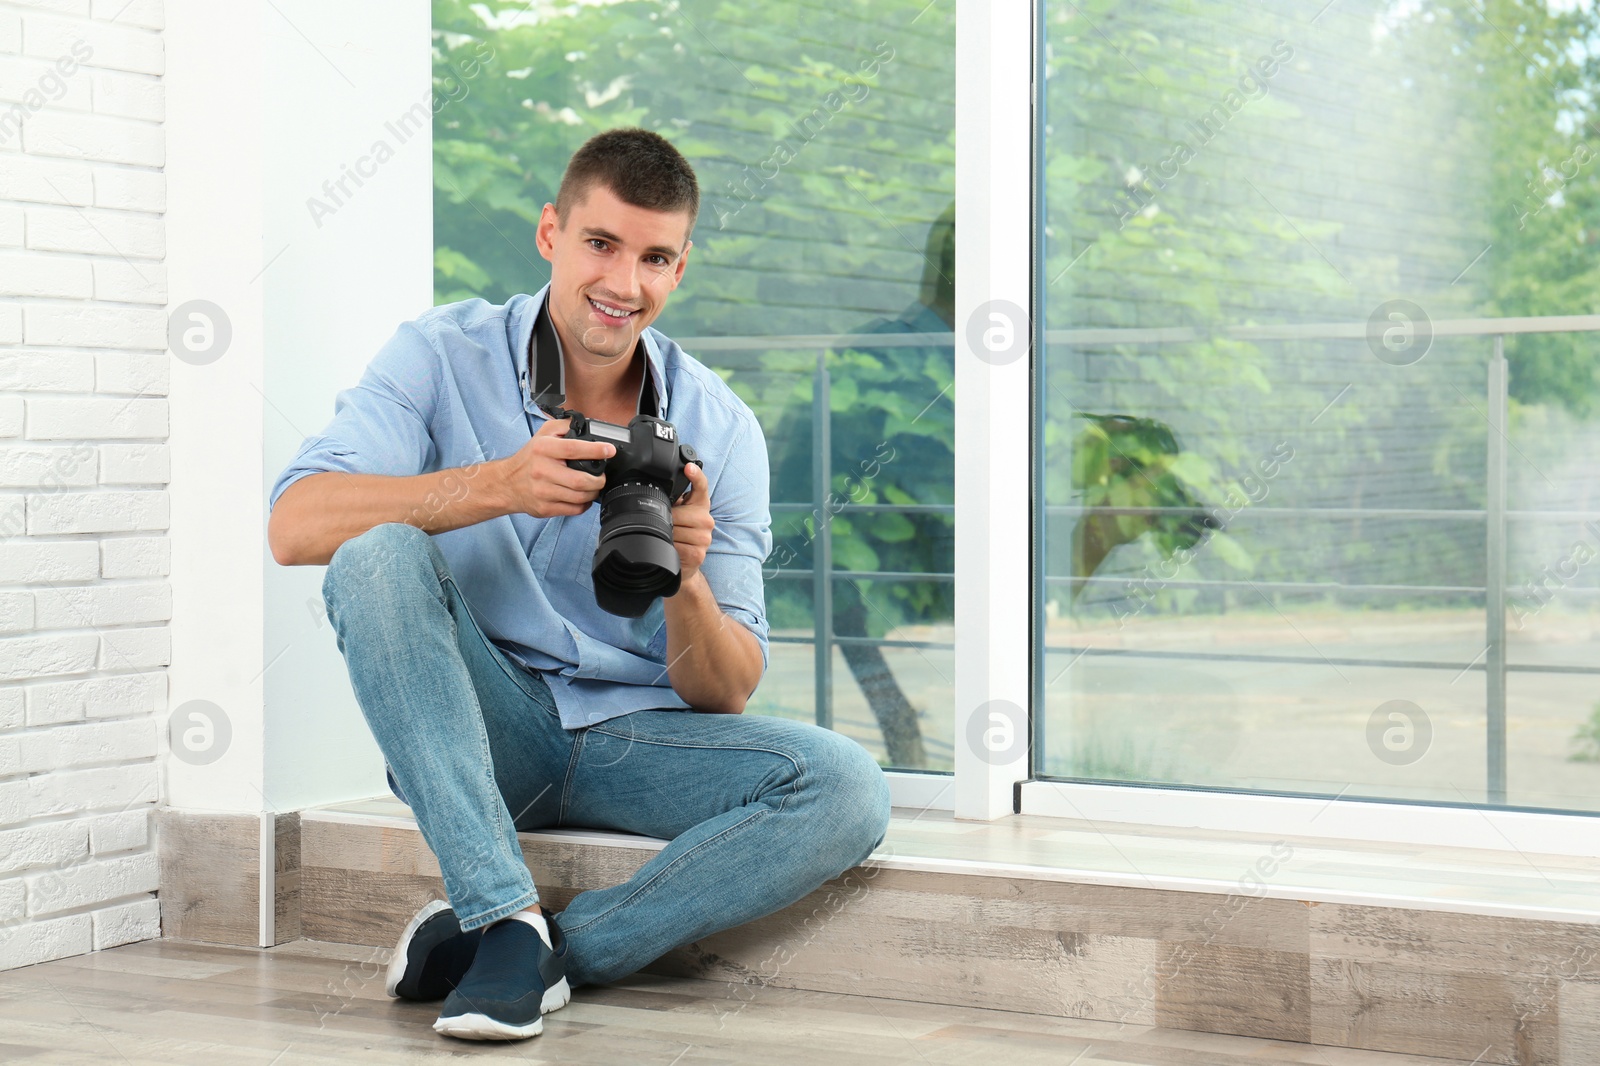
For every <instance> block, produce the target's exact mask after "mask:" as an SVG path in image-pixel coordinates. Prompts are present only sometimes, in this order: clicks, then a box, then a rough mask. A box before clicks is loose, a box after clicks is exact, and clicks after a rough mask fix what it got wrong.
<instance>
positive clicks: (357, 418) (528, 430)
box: [268, 129, 889, 1039]
mask: <svg viewBox="0 0 1600 1066" xmlns="http://www.w3.org/2000/svg"><path fill="white" fill-rule="evenodd" d="M698 209H699V187H698V184H697V183H696V180H695V176H694V172H693V170H692V169H691V168H690V166H689V164H688V163H687V161H685V160H684V158H683V157H682V156H681V155H679V153H678V152H677V151H676V150H675V149H674V148H673V147H672V146H671V145H670V144H669V143H668V142H667V141H665V140H664V139H662V138H661V137H659V136H657V135H656V134H654V133H650V132H648V131H645V130H640V129H624V130H611V131H609V132H606V133H602V134H600V135H598V136H596V137H594V138H592V139H591V140H590V141H589V142H588V143H586V144H585V145H584V146H583V147H582V148H581V149H579V151H578V152H577V153H576V154H575V155H574V156H573V157H572V159H571V161H570V162H569V164H568V166H567V170H566V174H565V175H564V177H563V178H562V181H561V186H560V189H559V191H558V193H557V196H556V202H555V204H554V205H551V204H546V205H545V207H544V212H543V214H542V216H541V217H540V220H539V225H538V230H537V241H538V245H539V252H540V254H542V255H543V256H544V257H545V258H546V259H547V260H549V261H550V264H551V271H550V278H551V280H550V284H549V285H547V286H546V287H545V288H543V289H541V290H540V291H539V292H538V293H537V294H535V295H533V296H527V295H518V296H513V297H512V298H511V299H510V300H509V301H507V302H506V303H505V304H504V305H502V306H494V305H491V304H489V303H486V302H485V301H483V300H477V299H474V300H465V301H462V302H460V303H455V304H447V305H445V306H442V307H436V308H434V309H432V310H431V311H428V312H426V313H424V314H423V315H421V316H420V317H418V318H417V319H415V320H414V321H412V322H409V323H406V324H404V325H402V326H401V327H400V328H399V330H398V331H397V332H396V333H395V335H394V336H393V337H392V338H390V340H389V341H388V342H387V343H386V344H385V345H384V347H383V348H382V349H381V350H380V351H379V352H378V354H377V357H376V358H375V359H374V360H373V361H372V363H371V365H369V366H368V368H367V371H366V373H365V375H364V376H363V377H362V379H361V382H360V384H359V385H357V386H356V387H355V388H353V389H349V390H346V391H344V392H341V393H340V394H339V396H338V400H337V404H336V408H335V414H334V417H333V421H332V422H331V423H330V424H329V426H328V428H327V429H326V430H325V431H324V432H323V433H322V434H321V435H320V436H317V437H313V438H310V439H309V440H307V441H306V442H305V444H304V445H303V446H302V447H301V450H300V453H299V454H298V455H297V456H296V457H295V458H294V460H293V461H292V462H291V463H290V464H289V466H288V468H287V469H286V470H284V471H283V473H282V474H281V475H279V477H278V480H277V483H276V484H275V485H274V487H273V491H272V498H271V503H272V514H271V519H270V522H269V525H268V539H269V541H270V543H271V546H272V554H273V558H274V559H276V560H277V561H278V562H279V563H282V564H286V565H296V564H324V563H326V564H327V566H328V572H327V575H326V578H325V580H324V582H323V596H324V599H325V600H326V603H327V607H328V617H329V619H330V620H331V621H332V625H333V630H334V632H335V634H336V636H337V639H338V645H339V650H340V652H341V653H342V654H343V655H344V657H345V661H346V665H347V666H348V668H349V671H350V680H351V684H352V687H353V688H354V690H355V694H356V699H357V702H358V703H359V704H360V706H361V713H362V715H363V716H364V717H365V718H366V720H367V724H368V726H369V727H370V728H371V730H372V735H373V737H374V738H375V739H376V740H377V743H378V747H379V749H380V750H381V751H382V752H383V757H384V762H385V764H386V769H387V771H388V776H389V783H390V787H391V789H392V790H393V791H394V792H395V794H396V795H397V796H398V797H400V798H401V799H403V800H404V801H405V802H406V803H408V804H409V805H410V806H411V808H412V810H413V812H414V813H415V814H416V818H417V825H418V827H419V828H420V829H421V831H422V835H423V838H424V839H425V840H426V841H427V843H428V846H429V847H430V848H432V849H433V852H434V854H435V855H436V856H437V857H438V859H439V866H440V868H441V870H442V871H443V874H444V885H445V890H446V892H447V893H448V895H449V897H450V900H449V904H448V905H446V904H445V903H444V902H443V901H437V900H436V901H433V902H432V903H430V904H429V905H427V906H425V907H424V908H423V909H422V910H421V911H420V912H419V913H418V914H417V916H416V917H415V918H414V919H413V920H412V921H411V923H410V924H409V925H408V926H407V928H406V929H405V931H404V933H403V934H402V935H401V937H400V941H399V944H398V945H397V946H396V949H395V954H394V956H393V959H392V961H391V964H390V968H389V975H388V991H389V993H390V994H391V995H396V996H401V997H405V998H412V999H439V998H444V999H445V1002H444V1006H443V1008H442V1009H441V1011H440V1014H439V1018H438V1020H437V1021H436V1022H435V1023H434V1028H435V1029H436V1030H438V1031H439V1032H441V1033H445V1034H448V1035H451V1036H456V1037H464V1038H469V1039H517V1038H521V1037H528V1036H533V1035H535V1034H537V1033H538V1032H539V1031H540V1030H541V1028H542V1023H541V1020H540V1015H541V1013H543V1012H547V1011H550V1010H554V1009H556V1008H557V1007H560V1006H562V1005H563V1004H565V1003H566V1002H567V997H568V995H569V989H570V988H571V987H575V986H582V985H585V984H599V983H603V982H606V981H611V980H614V979H616V978H618V977H622V976H624V975H626V974H628V973H631V972H633V971H634V970H636V969H638V968H639V967H640V966H642V965H644V964H646V963H648V962H650V961H651V960H652V959H655V958H657V957H658V956H660V955H661V954H663V953H665V952H666V951H668V950H670V949H672V948H674V947H676V946H679V945H681V944H685V943H688V942H691V941H693V940H696V939H698V938H700V937H704V936H706V935H708V934H710V933H713V932H715V931H717V930H720V929H725V928H728V927H730V926H734V925H738V924H740V923H743V922H747V921H750V920H752V919H754V918H757V917H760V916H761V915H764V914H768V913H770V912H772V911H774V910H776V909H778V908H780V907H783V906H785V905H787V904H789V903H791V902H793V901H795V900H797V899H799V898H800V897H802V896H804V895H805V894H806V893H808V892H810V891H811V890H813V889H815V888H816V887H817V886H819V885H820V884H822V883H823V882H824V881H826V880H827V879H829V878H831V877H834V876H836V875H838V874H839V873H840V872H842V871H844V870H846V869H848V868H850V867H851V866H854V865H856V864H857V863H859V862H861V861H862V860H864V859H865V858H866V857H867V856H868V855H869V854H870V853H871V852H872V850H873V848H875V847H876V846H877V845H878V844H879V843H880V842H881V841H882V840H883V836H884V833H885V830H886V829H887V826H888V816H889V794H888V786H887V783H886V782H885V780H884V777H883V774H882V772H881V771H880V770H879V768H878V766H877V764H876V763H875V762H874V761H873V760H872V758H871V757H870V756H868V755H867V753H866V752H865V751H864V750H863V749H862V748H861V747H860V746H859V745H857V744H855V743H853V742H851V741H848V740H846V739H844V738H843V737H841V736H839V735H838V734H836V733H832V732H830V731H828V730H824V729H819V728H817V727H815V726H812V725H808V724H804V723H795V722H789V721H784V720H781V719H775V718H758V717H750V718H746V717H743V716H742V715H741V714H740V712H741V711H742V710H743V709H744V705H745V701H746V700H747V699H748V698H749V696H750V694H751V692H752V691H754V689H755V687H756V684H757V682H759V681H760V679H761V675H762V673H763V671H764V670H765V669H766V665H767V658H768V655H767V621H766V613H765V605H764V601H763V596H762V577H761V566H762V561H763V560H764V559H765V557H766V555H767V552H768V551H769V550H770V548H771V543H772V541H771V532H770V518H769V515H768V500H767V491H768V489H767V486H768V471H767V451H766V443H765V441H764V440H763V438H762V435H761V427H760V426H759V425H758V424H757V422H756V419H755V416H754V415H753V414H752V413H751V411H750V409H749V408H748V407H747V406H746V405H745V404H744V403H743V402H742V401H740V400H739V398H738V397H737V396H735V395H734V393H733V392H732V390H730V389H729V388H728V387H727V386H726V385H725V384H724V383H723V381H722V379H721V378H719V377H718V376H717V375H716V374H714V373H712V372H711V371H710V370H708V369H707V368H706V367H705V366H703V365H702V364H700V363H699V362H697V361H696V360H694V359H693V358H691V357H690V356H689V355H688V354H687V353H685V352H684V351H683V350H682V349H681V348H679V347H678V346H677V345H676V344H674V343H673V342H672V341H671V340H669V339H668V338H667V337H666V336H665V335H663V334H661V333H660V332H658V331H656V330H654V329H652V328H650V323H651V322H652V321H654V320H655V318H656V316H657V315H659V314H660V313H661V310H662V308H663V307H665V306H666V302H667V297H668V296H669V294H671V292H672V291H673V290H674V289H676V288H677V286H678V284H679V282H680V281H682V279H683V273H684V267H685V264H686V262H687V259H688V253H689V249H690V247H691V242H690V240H689V233H690V231H691V230H692V228H693V226H694V220H695V216H696V214H697V212H698ZM551 348H555V349H556V350H557V351H558V352H559V366H560V368H561V374H560V377H561V378H563V379H564V380H563V382H562V384H563V385H564V391H565V401H564V403H563V405H562V406H564V407H565V408H567V409H569V410H574V411H579V412H581V413H583V414H584V415H586V416H588V417H589V418H591V419H598V420H602V421H606V422H611V423H616V424H623V425H625V424H627V423H628V422H629V421H630V419H632V418H633V416H634V415H635V414H638V413H653V414H657V415H659V416H660V417H662V418H664V419H666V420H667V421H669V422H671V423H672V424H673V425H675V426H676V427H677V431H678V435H679V439H680V440H682V441H683V442H685V443H688V444H690V445H692V446H693V447H694V448H695V449H696V451H697V452H698V453H699V456H700V457H701V460H702V461H703V463H704V470H703V471H702V470H701V469H700V468H699V467H698V466H695V465H693V464H689V465H687V466H686V468H685V473H686V475H687V477H688V481H689V485H690V489H689V491H688V493H687V495H686V496H685V497H684V498H683V499H682V500H681V501H677V502H675V503H674V504H673V505H672V508H671V521H672V539H673V547H674V548H675V549H676V551H677V555H678V561H679V565H680V567H681V571H682V579H681V585H680V587H679V590H678V591H677V593H676V594H675V595H673V596H671V597H668V598H665V599H658V600H656V601H655V602H654V604H653V605H652V606H651V607H650V609H649V610H648V611H646V613H645V614H644V616H643V617H641V618H623V617H619V616H616V615H612V614H608V613H606V612H604V611H602V610H600V609H599V607H598V606H597V605H596V602H595V592H594V587H593V582H592V578H591V575H590V564H591V562H592V560H593V558H594V553H595V547H596V540H597V536H598V528H599V516H598V514H597V512H598V511H599V508H597V507H594V506H592V504H593V502H594V500H595V498H596V497H597V495H598V494H599V493H600V491H601V489H602V488H603V487H604V478H603V477H601V476H595V475H591V474H587V473H582V472H580V471H579V470H576V469H574V468H571V467H569V466H568V465H567V460H569V459H604V458H606V457H608V456H609V455H611V454H613V447H612V445H610V444H606V443H600V442H595V441H578V440H568V439H565V438H564V437H563V436H562V434H563V433H565V432H566V431H567V429H568V427H569V420H567V419H552V418H551V417H549V416H548V415H547V413H546V412H545V411H544V410H543V409H542V408H541V407H540V405H539V403H538V402H536V397H538V396H540V395H541V393H540V389H541V388H543V387H544V386H545V385H546V384H548V383H547V382H544V381H542V380H540V379H541V377H544V376H548V375H547V374H541V373H540V370H541V367H540V363H539V361H538V360H539V356H540V355H541V353H542V354H543V355H544V356H546V357H547V358H548V357H549V356H550V354H551V351H550V350H551ZM553 365H555V364H552V363H549V362H547V363H545V364H544V367H545V368H548V367H550V366H553ZM546 397H548V394H546ZM558 825H559V826H588V827H595V828H606V829H620V830H626V831H630V832H635V833H642V834H646V835H649V836H655V837H661V838H664V839H666V840H668V841H670V843H669V844H668V845H667V846H666V848H665V849H663V850H662V851H661V852H660V853H658V854H657V855H656V857H655V858H653V859H652V860H651V861H650V862H648V863H646V864H645V866H644V867H643V868H641V869H640V870H639V872H638V873H637V874H635V875H634V876H633V877H632V878H631V879H630V880H629V881H627V882H626V883H624V884H620V885H615V886H612V887H609V888H603V889H594V890H591V891H587V892H583V893H580V894H579V895H578V896H576V897H575V898H574V899H573V900H572V902H571V903H570V905H568V907H567V908H566V909H565V910H564V911H562V912H561V913H560V915H559V919H560V921H559V925H558V924H557V920H556V919H557V916H556V915H553V914H550V913H548V912H545V911H543V910H542V909H541V908H540V906H539V903H538V900H539V895H538V891H537V890H536V889H535V887H534V883H533V880H532V878H531V876H530V875H529V873H528V869H527V867H526V865H525V864H524V863H523V860H522V853H521V851H520V849H519V847H518V844H517V836H516V833H517V830H527V829H538V828H542V827H547V826H558Z"/></svg>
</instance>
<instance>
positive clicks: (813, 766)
mask: <svg viewBox="0 0 1600 1066" xmlns="http://www.w3.org/2000/svg"><path fill="white" fill-rule="evenodd" d="M804 759H805V763H806V766H807V768H808V770H809V771H810V773H809V774H808V776H809V777H810V784H811V787H812V788H813V789H814V790H815V791H816V795H815V797H814V802H816V803H817V805H818V808H819V811H818V814H819V821H821V822H823V823H824V824H825V825H826V830H825V832H824V833H823V834H822V835H821V836H820V837H819V839H818V843H819V845H822V850H825V851H826V853H827V854H829V855H830V856H831V857H832V859H833V862H834V865H836V866H837V867H838V870H839V871H843V870H848V869H849V868H850V867H852V866H857V865H859V864H860V863H862V862H864V861H865V860H866V858H867V857H868V856H869V855H871V854H872V852H873V850H874V849H876V848H877V847H878V845H879V844H882V843H883V839H884V837H885V835H887V833H888V830H889V779H888V778H887V777H885V776H884V774H883V768H882V767H880V766H879V765H878V764H877V762H876V761H875V760H874V759H873V758H872V756H871V755H869V754H868V753H867V750H866V749H865V748H863V747H862V746H861V745H860V744H857V743H856V742H855V741H853V740H850V739H849V738H848V737H844V736H841V735H840V734H838V733H835V732H833V731H832V730H828V729H821V728H819V729H817V731H816V735H815V739H814V741H813V743H812V744H811V745H810V746H809V750H808V751H807V752H806V753H805V755H804Z"/></svg>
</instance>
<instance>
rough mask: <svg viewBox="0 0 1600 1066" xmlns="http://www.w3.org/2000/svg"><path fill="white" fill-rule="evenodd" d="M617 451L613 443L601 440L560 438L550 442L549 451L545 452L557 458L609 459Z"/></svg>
mask: <svg viewBox="0 0 1600 1066" xmlns="http://www.w3.org/2000/svg"><path fill="white" fill-rule="evenodd" d="M616 453H617V446H616V445H615V444H607V443H606V442H605V441H603V440H566V439H565V438H561V439H558V440H553V441H551V442H550V448H549V451H548V452H547V453H546V454H548V455H551V456H553V457H554V458H557V459H609V458H611V457H612V456H613V455H615V454H616Z"/></svg>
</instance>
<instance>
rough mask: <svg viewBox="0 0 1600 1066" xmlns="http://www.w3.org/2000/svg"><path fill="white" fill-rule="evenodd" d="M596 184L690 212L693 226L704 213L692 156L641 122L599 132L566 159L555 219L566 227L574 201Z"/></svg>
mask: <svg viewBox="0 0 1600 1066" xmlns="http://www.w3.org/2000/svg"><path fill="white" fill-rule="evenodd" d="M596 184H600V185H604V186H605V187H606V188H608V189H610V190H611V191H612V193H613V194H615V195H616V197H617V199H619V200H621V201H622V202H623V203H626V204H632V205H633V206H634V207H643V208H647V209H649V210H651V211H687V212H689V229H690V230H692V229H694V220H695V218H696V217H697V216H698V215H699V214H700V184H699V182H697V181H695V177H694V168H693V167H691V166H690V165H689V161H688V160H687V159H685V158H683V156H682V155H681V154H680V153H679V152H678V150H677V149H676V148H674V147H673V146H672V142H671V141H668V140H667V139H666V138H665V137H663V136H661V134H659V133H654V132H652V131H650V130H646V129H640V128H638V127H637V126H634V127H629V128H625V129H615V130H606V131H605V132H604V133H597V134H595V135H594V136H593V137H590V138H589V139H588V140H587V141H585V142H583V147H582V148H579V149H578V150H577V151H576V152H574V153H573V155H572V158H571V159H570V160H568V161H567V171H566V173H565V174H563V175H562V176H561V187H560V188H559V189H558V190H556V218H558V219H560V221H561V224H562V225H563V226H565V225H566V224H567V213H568V212H569V211H571V209H572V206H573V205H574V204H576V203H580V202H581V201H583V200H584V199H586V198H587V197H588V195H589V190H590V189H592V188H593V187H594V186H595V185H596ZM687 232H688V231H687V230H686V231H685V233H687Z"/></svg>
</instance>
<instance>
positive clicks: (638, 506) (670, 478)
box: [547, 407, 705, 618]
mask: <svg viewBox="0 0 1600 1066" xmlns="http://www.w3.org/2000/svg"><path fill="white" fill-rule="evenodd" d="M547 410H548V411H549V414H550V417H551V418H569V419H571V420H572V424H571V425H570V426H568V427H567V432H566V433H565V434H564V436H567V437H569V438H571V439H573V440H595V441H604V442H606V443H607V444H612V445H615V446H616V449H617V453H616V454H615V455H613V456H612V457H611V458H609V459H568V460H567V465H568V466H570V467H572V468H573V469H575V470H582V471H583V472H584V473H585V474H597V475H598V474H603V475H605V479H606V487H605V488H604V489H602V490H600V543H599V544H598V546H596V548H595V551H594V566H593V568H592V570H591V571H590V572H591V574H592V575H593V576H594V598H595V602H596V603H598V604H599V605H600V607H601V609H602V610H605V611H609V612H611V613H612V614H615V615H621V616H622V617H623V618H638V617H640V616H641V615H643V614H644V613H645V611H647V610H649V609H650V605H651V604H652V603H654V602H655V601H656V598H657V597H658V596H671V595H673V594H675V593H676V592H677V591H678V582H679V580H680V577H681V574H680V571H679V569H678V549H677V548H676V547H674V546H673V544H672V504H673V502H674V501H675V500H679V499H682V498H683V495H684V494H685V493H686V492H688V491H689V477H688V475H687V474H685V473H684V472H683V467H684V464H685V463H693V464H695V465H696V466H698V467H701V468H702V469H704V467H705V464H704V463H702V462H701V461H700V457H699V456H698V455H696V454H695V450H694V449H693V448H691V447H690V446H689V445H687V444H680V443H679V442H678V431H677V430H676V429H674V428H673V425H672V423H671V422H667V421H665V420H663V419H660V418H657V417H656V416H655V415H635V416H634V418H633V421H631V422H629V423H628V424H627V425H626V426H619V425H616V424H614V423H611V422H598V421H595V420H593V419H590V418H586V417H584V416H583V415H581V414H579V413H578V412H576V411H568V410H566V409H565V408H560V407H557V408H554V409H547Z"/></svg>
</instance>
